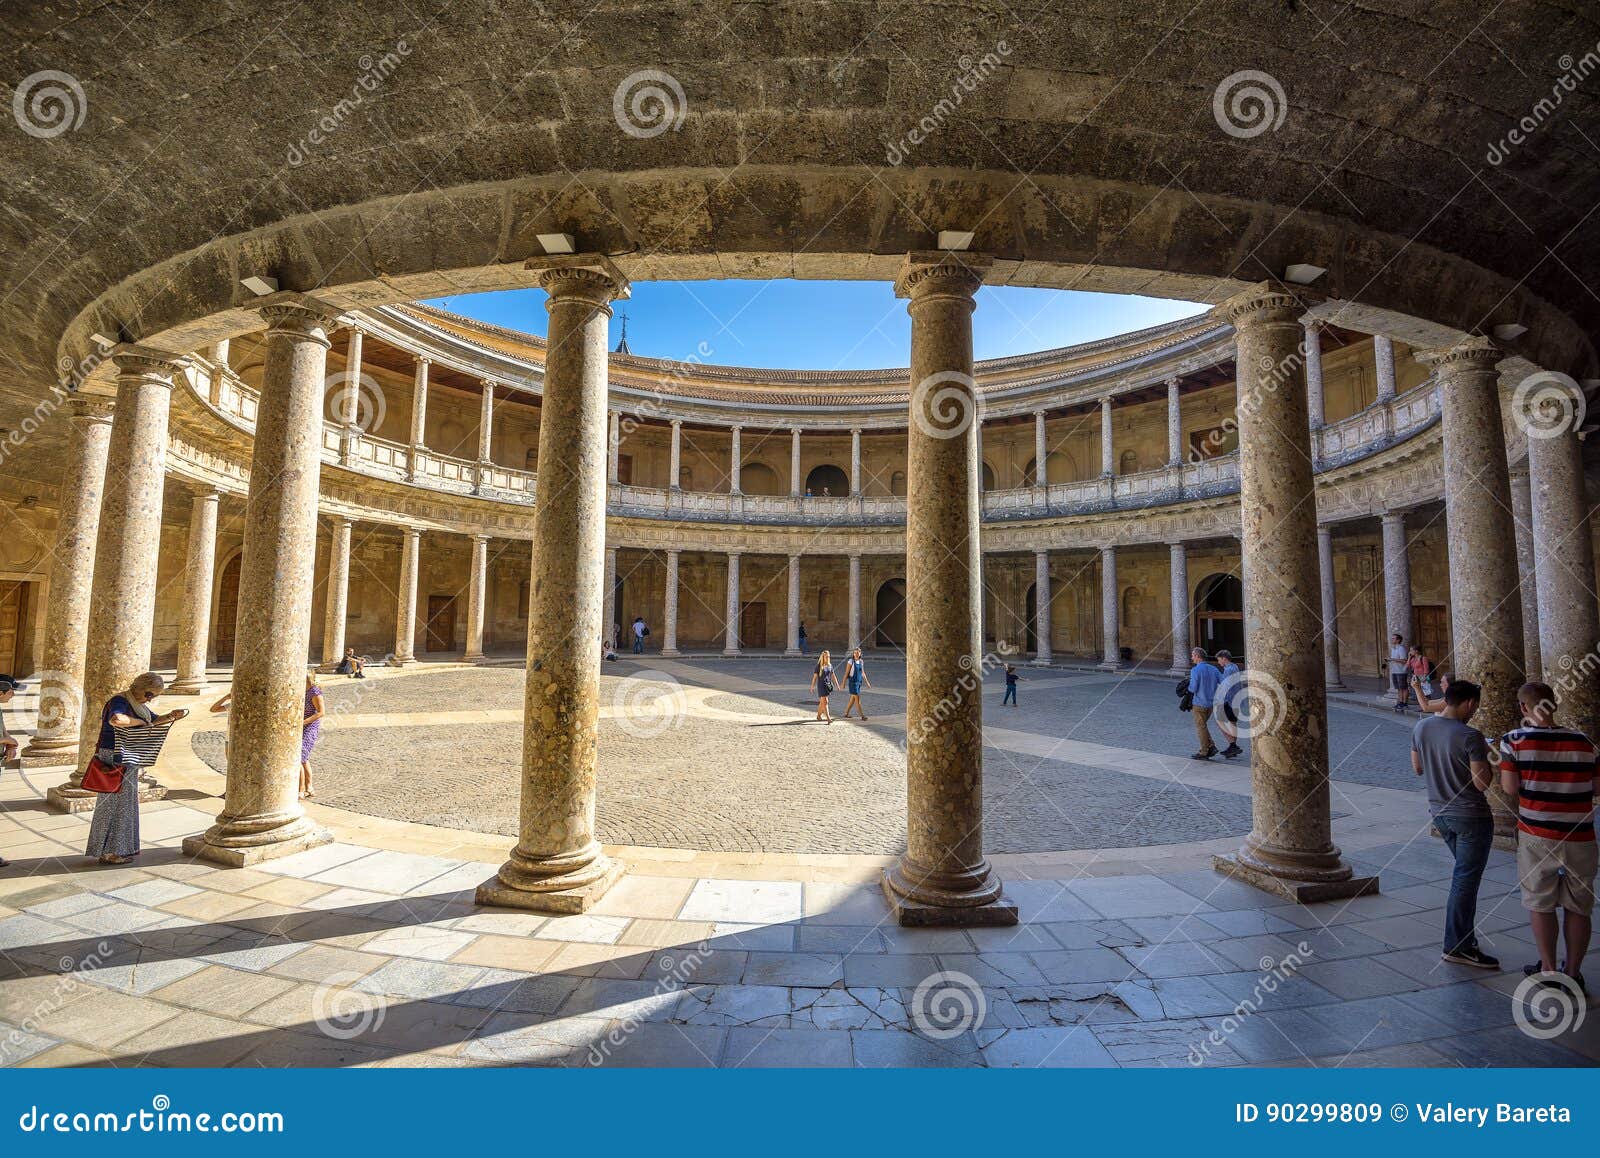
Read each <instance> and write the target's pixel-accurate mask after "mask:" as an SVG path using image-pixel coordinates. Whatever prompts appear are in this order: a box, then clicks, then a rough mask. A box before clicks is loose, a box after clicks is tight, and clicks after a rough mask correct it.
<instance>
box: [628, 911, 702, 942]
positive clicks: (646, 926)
mask: <svg viewBox="0 0 1600 1158" xmlns="http://www.w3.org/2000/svg"><path fill="white" fill-rule="evenodd" d="M712 928H713V926H712V924H711V922H710V921H661V920H656V919H654V918H647V917H641V918H639V919H637V920H634V921H630V922H628V927H627V928H626V929H624V930H623V931H622V936H620V937H618V938H617V944H619V945H639V946H644V947H648V948H653V949H680V948H681V949H685V950H688V949H696V948H699V947H701V946H707V947H709V946H710V944H711V939H712V932H711V931H712Z"/></svg>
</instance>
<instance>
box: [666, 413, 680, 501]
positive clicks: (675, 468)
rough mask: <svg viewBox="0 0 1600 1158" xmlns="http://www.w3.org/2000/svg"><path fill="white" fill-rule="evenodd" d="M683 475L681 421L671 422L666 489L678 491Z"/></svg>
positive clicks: (675, 419) (676, 419)
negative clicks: (670, 448)
mask: <svg viewBox="0 0 1600 1158" xmlns="http://www.w3.org/2000/svg"><path fill="white" fill-rule="evenodd" d="M682 475H683V421H682V419H678V418H674V419H673V420H672V455H671V458H670V459H669V460H668V466H667V489H668V490H674V491H675V490H678V489H679V487H680V486H681V485H682V483H681V481H680V480H681V478H682Z"/></svg>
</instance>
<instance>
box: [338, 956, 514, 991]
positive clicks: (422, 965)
mask: <svg viewBox="0 0 1600 1158" xmlns="http://www.w3.org/2000/svg"><path fill="white" fill-rule="evenodd" d="M483 975H484V969H483V968H482V967H481V966H476V965H455V964H451V963H449V962H445V961H425V960H419V959H416V958H409V957H407V958H397V959H395V960H393V961H390V962H389V963H388V964H386V965H382V966H380V967H379V968H377V969H375V970H373V971H372V972H371V973H369V974H367V975H366V976H365V977H362V978H361V979H359V980H358V981H356V982H355V983H354V984H353V986H352V988H355V989H359V990H361V991H362V992H363V993H379V994H383V995H386V996H389V997H405V998H412V999H418V1000H421V999H428V998H437V999H444V998H448V997H450V996H451V995H453V994H455V993H458V992H460V991H462V990H465V989H470V988H471V987H472V985H473V984H474V983H475V982H476V981H477V980H478V979H479V978H481V977H483Z"/></svg>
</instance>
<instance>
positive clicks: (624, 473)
mask: <svg viewBox="0 0 1600 1158" xmlns="http://www.w3.org/2000/svg"><path fill="white" fill-rule="evenodd" d="M617 481H618V482H619V483H621V484H622V485H623V486H632V485H633V455H631V454H619V455H617Z"/></svg>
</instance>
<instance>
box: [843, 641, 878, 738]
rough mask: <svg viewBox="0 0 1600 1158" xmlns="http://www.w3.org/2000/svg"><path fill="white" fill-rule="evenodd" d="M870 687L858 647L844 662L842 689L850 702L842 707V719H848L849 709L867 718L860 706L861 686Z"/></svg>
mask: <svg viewBox="0 0 1600 1158" xmlns="http://www.w3.org/2000/svg"><path fill="white" fill-rule="evenodd" d="M862 684H866V686H867V687H869V688H870V687H871V686H872V681H871V680H869V679H868V678H867V668H866V665H865V664H863V663H862V662H861V649H860V648H859V647H858V648H856V649H855V650H854V651H852V652H851V653H850V658H849V659H847V660H845V661H844V688H845V691H847V692H849V693H850V702H849V703H848V704H846V705H845V706H844V718H845V719H847V720H848V719H849V718H850V709H851V708H854V709H855V710H856V711H857V712H859V713H860V714H861V718H862V719H863V720H865V719H866V718H867V709H865V708H863V707H862V706H861V685H862Z"/></svg>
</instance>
